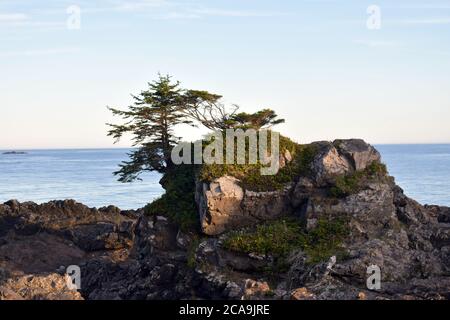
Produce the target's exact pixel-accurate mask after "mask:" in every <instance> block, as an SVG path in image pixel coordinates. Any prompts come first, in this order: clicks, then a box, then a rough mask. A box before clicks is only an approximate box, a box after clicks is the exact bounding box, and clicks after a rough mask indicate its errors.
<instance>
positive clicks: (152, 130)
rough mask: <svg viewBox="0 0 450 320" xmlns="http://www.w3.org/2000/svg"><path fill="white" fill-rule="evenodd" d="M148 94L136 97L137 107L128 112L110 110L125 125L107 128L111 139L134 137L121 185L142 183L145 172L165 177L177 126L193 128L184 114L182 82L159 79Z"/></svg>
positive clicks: (147, 91)
mask: <svg viewBox="0 0 450 320" xmlns="http://www.w3.org/2000/svg"><path fill="white" fill-rule="evenodd" d="M148 85H149V87H148V89H147V90H145V91H142V92H141V93H140V94H139V95H137V96H133V99H134V104H133V105H131V106H129V107H128V109H127V110H120V109H116V108H111V107H108V109H109V110H111V111H112V113H113V114H114V115H116V116H120V117H122V118H123V120H124V121H125V122H124V123H123V124H108V125H109V126H110V130H109V132H108V135H109V136H112V137H113V138H115V139H116V142H117V141H119V140H120V139H121V138H122V136H123V135H124V134H131V135H132V136H133V138H132V141H133V146H134V147H137V149H136V150H134V151H132V152H131V153H129V157H130V159H129V161H124V162H122V164H120V166H119V167H120V170H118V171H116V172H114V174H116V175H119V176H120V178H119V181H122V182H131V181H133V180H135V179H139V175H140V174H141V173H142V172H144V171H157V172H160V173H164V172H166V171H167V169H168V168H170V167H171V166H172V161H171V159H170V155H171V150H172V148H173V146H174V145H175V144H176V143H177V142H178V141H179V137H176V136H175V135H174V131H173V130H174V127H175V126H176V125H178V124H192V121H191V120H189V119H188V118H187V117H186V116H185V114H184V113H183V112H182V111H183V109H184V105H183V98H182V97H183V94H184V91H183V90H182V89H181V88H180V83H179V82H172V81H171V78H170V76H162V75H159V78H158V79H157V80H156V81H154V82H152V83H149V84H148Z"/></svg>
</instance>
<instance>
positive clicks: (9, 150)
mask: <svg viewBox="0 0 450 320" xmlns="http://www.w3.org/2000/svg"><path fill="white" fill-rule="evenodd" d="M318 141H319V140H318ZM321 141H327V140H321ZM300 144H303V143H300ZM305 144H308V143H305ZM369 144H371V145H374V146H407V145H411V146H413V145H416V146H417V145H430V146H433V145H450V142H405V143H403V142H401V143H369ZM137 148H139V147H133V146H130V147H37V148H30V147H26V148H3V147H0V152H14V151H15V152H20V151H34V150H112V149H116V150H124V149H137Z"/></svg>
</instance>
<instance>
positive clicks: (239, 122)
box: [230, 109, 285, 130]
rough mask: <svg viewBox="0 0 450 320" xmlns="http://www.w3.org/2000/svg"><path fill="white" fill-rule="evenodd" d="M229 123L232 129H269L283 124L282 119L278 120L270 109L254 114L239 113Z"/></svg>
mask: <svg viewBox="0 0 450 320" xmlns="http://www.w3.org/2000/svg"><path fill="white" fill-rule="evenodd" d="M230 122H231V123H232V125H233V127H239V128H245V129H255V130H260V129H270V128H271V127H273V126H274V125H277V124H280V123H284V122H285V121H284V119H278V115H277V114H276V113H275V111H273V110H271V109H263V110H260V111H257V112H255V113H246V112H241V113H238V114H234V115H233V116H232V117H231V119H230Z"/></svg>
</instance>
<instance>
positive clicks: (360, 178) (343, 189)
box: [330, 161, 388, 198]
mask: <svg viewBox="0 0 450 320" xmlns="http://www.w3.org/2000/svg"><path fill="white" fill-rule="evenodd" d="M387 173H388V172H387V168H386V165H385V164H383V163H379V162H377V161H374V162H372V163H371V164H370V165H369V166H367V168H366V169H364V170H362V171H356V172H354V173H352V174H349V175H343V176H339V177H337V178H336V181H335V185H334V186H333V187H332V188H331V189H330V195H331V196H333V197H336V198H345V197H347V196H349V195H351V194H355V193H358V192H359V191H361V190H362V188H363V186H364V184H365V183H367V182H368V181H373V180H379V179H382V178H384V177H386V176H387Z"/></svg>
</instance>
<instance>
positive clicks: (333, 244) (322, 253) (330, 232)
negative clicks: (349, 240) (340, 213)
mask: <svg viewBox="0 0 450 320" xmlns="http://www.w3.org/2000/svg"><path fill="white" fill-rule="evenodd" d="M347 235H348V225H347V223H346V219H344V218H334V219H333V220H327V219H319V220H318V222H317V226H316V227H315V228H314V229H312V230H311V231H309V232H308V233H307V234H306V236H305V245H304V247H303V250H304V251H305V252H306V253H307V255H308V262H309V263H311V264H314V263H318V262H321V261H325V260H327V259H328V258H330V257H331V256H333V255H336V256H337V257H338V258H339V257H342V256H343V254H344V252H343V250H342V248H341V245H342V242H343V240H344V239H345V237H346V236H347Z"/></svg>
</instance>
